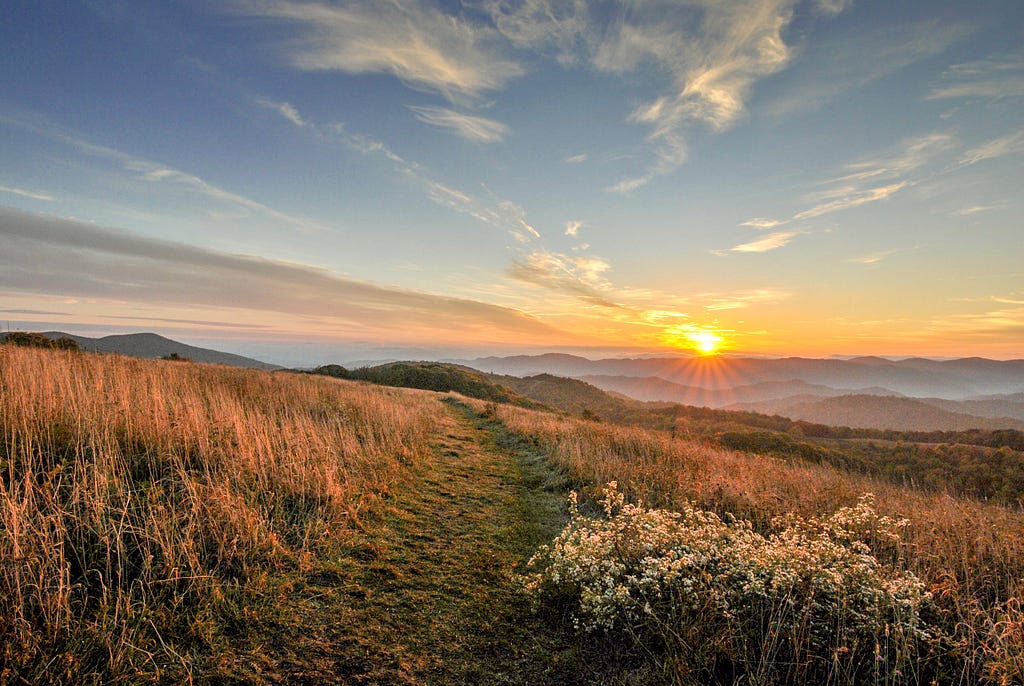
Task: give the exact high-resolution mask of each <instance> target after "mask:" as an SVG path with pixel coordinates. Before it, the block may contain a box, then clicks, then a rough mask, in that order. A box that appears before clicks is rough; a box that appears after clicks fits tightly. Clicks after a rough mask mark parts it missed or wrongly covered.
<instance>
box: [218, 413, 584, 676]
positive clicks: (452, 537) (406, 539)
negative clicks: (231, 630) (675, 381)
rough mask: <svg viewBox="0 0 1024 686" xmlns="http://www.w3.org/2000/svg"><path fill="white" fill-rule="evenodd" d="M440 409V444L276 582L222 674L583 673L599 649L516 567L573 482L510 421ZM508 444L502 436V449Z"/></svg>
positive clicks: (557, 518) (552, 529)
mask: <svg viewBox="0 0 1024 686" xmlns="http://www.w3.org/2000/svg"><path fill="white" fill-rule="evenodd" d="M444 402H446V407H444V408H443V409H440V408H439V413H440V414H442V415H443V420H442V425H441V426H442V428H441V431H440V433H439V435H438V438H437V441H436V445H435V446H434V449H433V452H432V454H431V455H430V456H429V457H428V458H427V459H426V460H425V461H423V463H422V464H421V465H420V466H419V468H418V469H417V470H416V473H415V477H414V479H412V480H411V481H410V482H408V483H405V484H403V485H401V486H399V487H398V489H397V490H396V491H395V492H394V493H393V495H392V497H390V498H389V499H388V500H387V501H386V503H385V505H384V507H383V508H382V509H381V511H379V512H378V513H376V514H375V515H374V516H373V517H372V518H371V519H369V520H368V521H364V527H363V528H364V531H363V532H361V533H360V534H358V535H357V536H356V537H355V538H354V540H352V541H351V544H350V548H349V551H348V554H347V555H344V556H341V557H339V558H337V559H334V560H331V561H328V562H324V563H322V564H320V565H318V566H317V568H316V569H312V570H307V571H305V572H303V573H302V574H299V575H296V576H294V577H291V578H289V579H288V580H287V581H286V582H284V583H280V584H277V585H276V590H275V591H274V592H273V593H271V594H269V595H270V596H272V597H267V598H266V601H267V603H266V607H263V608H257V609H256V610H255V613H254V614H255V615H256V617H252V618H250V619H254V620H255V622H254V623H253V624H252V625H251V626H250V628H249V630H248V631H247V632H245V634H247V636H246V638H245V639H244V641H245V645H244V646H243V647H242V649H241V650H239V651H235V650H232V651H230V652H229V653H228V655H230V657H224V658H222V659H221V661H220V663H219V664H218V665H217V666H216V667H214V668H213V669H212V670H211V672H208V674H209V675H210V677H212V680H213V681H215V682H217V683H232V682H237V683H241V682H244V683H284V682H287V683H344V684H364V683H365V684H531V683H534V684H535V683H545V682H557V683H569V684H571V683H583V682H584V681H587V679H586V678H585V675H584V674H583V672H582V671H581V665H585V664H588V663H592V662H593V661H592V660H591V659H589V658H586V657H584V656H583V655H582V653H584V652H585V653H591V652H592V650H593V649H592V648H587V647H586V646H585V645H584V644H582V643H581V642H580V641H579V640H578V639H576V638H575V637H573V636H572V635H571V633H570V630H569V627H568V625H567V623H566V622H564V621H559V620H558V618H551V617H547V618H545V617H538V616H537V615H535V614H534V613H532V612H531V610H530V608H529V604H528V602H527V600H526V598H525V597H524V595H523V594H522V593H520V592H519V590H518V587H517V583H516V580H515V575H516V574H517V573H519V572H521V571H522V569H523V565H524V564H525V561H526V560H527V559H528V558H529V556H530V555H531V554H532V552H533V551H534V550H535V549H536V547H537V546H538V545H540V544H541V543H543V542H545V541H547V540H550V539H551V538H552V537H553V536H554V535H555V534H556V533H557V532H558V531H559V530H560V529H561V527H562V526H563V525H564V523H565V520H566V511H565V493H566V488H567V486H568V482H567V480H566V479H565V477H564V476H562V475H560V474H558V473H556V472H554V471H553V470H552V469H551V467H549V466H548V465H547V462H546V460H544V458H543V456H542V455H539V454H537V453H535V452H531V451H530V450H529V449H528V447H527V446H523V445H519V444H515V443H514V441H510V439H509V437H508V436H507V435H506V434H504V433H503V430H502V427H501V425H500V424H499V423H497V422H494V421H491V420H488V419H487V418H482V417H479V416H477V415H476V414H474V413H473V412H472V411H471V410H470V409H469V408H468V407H466V406H464V405H462V404H461V403H459V402H457V401H448V400H447V399H444ZM499 443H501V444H503V445H504V446H505V447H500V446H499Z"/></svg>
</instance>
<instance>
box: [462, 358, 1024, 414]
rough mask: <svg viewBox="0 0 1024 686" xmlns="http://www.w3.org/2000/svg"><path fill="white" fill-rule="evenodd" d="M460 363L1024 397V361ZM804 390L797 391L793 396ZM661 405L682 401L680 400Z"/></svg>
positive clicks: (680, 381)
mask: <svg viewBox="0 0 1024 686" xmlns="http://www.w3.org/2000/svg"><path fill="white" fill-rule="evenodd" d="M460 363H461V364H464V365H466V366H469V367H472V368H474V369H479V370H481V371H485V372H491V373H493V374H510V375H513V376H533V375H536V374H543V373H547V374H556V375H558V376H569V377H574V378H584V377H600V376H621V377H640V378H643V377H656V378H657V379H661V380H662V381H667V382H671V383H673V384H677V385H679V386H685V387H693V388H698V389H705V390H728V389H736V388H737V387H743V386H754V385H757V384H763V383H766V382H774V383H783V384H786V383H791V382H794V381H796V382H803V383H804V384H810V385H818V386H827V387H829V388H831V389H834V390H836V391H838V392H840V393H839V394H850V393H862V392H864V390H865V389H870V390H871V391H872V392H874V391H876V390H877V391H878V392H880V393H881V392H884V393H887V394H896V395H906V396H914V397H934V398H944V399H947V400H964V399H968V398H972V397H977V396H986V397H988V396H992V395H995V394H1015V393H1024V360H1008V361H998V360H986V359H982V358H976V357H972V358H964V359H959V360H927V359H923V358H910V359H906V360H896V361H894V360H887V359H883V358H880V357H857V358H853V359H850V360H837V359H807V358H800V357H788V358H782V359H763V358H745V357H725V356H709V357H693V358H664V357H663V358H647V359H604V360H588V359H586V358H583V357H577V356H575V355H565V354H549V355H532V356H528V355H519V356H513V357H484V358H478V359H475V360H461V361H460ZM609 383H610V382H609ZM656 383H657V382H654V384H651V386H652V387H653V385H655V384H656ZM663 390H664V387H663ZM805 390H806V389H804V390H799V389H797V390H795V391H794V392H795V393H801V392H805ZM684 393H685V391H684ZM771 393H772V394H773V395H772V396H771V397H779V395H778V393H777V391H771ZM792 394H793V393H790V395H792ZM661 399H666V400H673V399H674V400H675V401H676V402H681V400H680V399H679V398H664V397H662V398H661ZM761 399H767V398H764V397H762V398H761Z"/></svg>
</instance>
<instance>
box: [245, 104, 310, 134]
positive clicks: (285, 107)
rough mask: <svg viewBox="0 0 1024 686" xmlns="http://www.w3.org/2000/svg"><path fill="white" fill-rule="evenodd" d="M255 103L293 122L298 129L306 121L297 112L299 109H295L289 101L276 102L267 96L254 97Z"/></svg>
mask: <svg viewBox="0 0 1024 686" xmlns="http://www.w3.org/2000/svg"><path fill="white" fill-rule="evenodd" d="M256 104H257V105H259V106H260V107H265V108H266V109H268V110H272V111H274V112H277V113H278V114H279V115H281V116H282V117H284V118H285V119H287V120H288V121H290V122H291V123H292V124H295V125H296V126H298V127H299V128H300V129H301V128H302V127H303V126H305V125H306V122H305V121H303V119H302V116H301V115H300V114H299V111H298V110H297V109H295V106H294V105H291V104H290V103H287V102H277V101H275V100H271V99H269V98H256Z"/></svg>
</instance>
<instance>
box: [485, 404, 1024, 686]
mask: <svg viewBox="0 0 1024 686" xmlns="http://www.w3.org/2000/svg"><path fill="white" fill-rule="evenodd" d="M498 417H499V418H500V419H501V421H502V422H504V424H505V425H506V426H507V427H508V428H509V429H510V430H511V431H513V432H515V433H517V434H518V435H520V436H521V437H522V438H523V439H524V440H528V441H531V442H532V443H534V444H535V445H537V446H538V447H539V448H540V449H541V450H543V451H545V452H547V453H548V454H549V455H550V459H552V460H553V461H554V463H555V464H556V465H557V466H559V467H562V468H564V469H566V470H568V472H569V474H570V476H571V477H572V478H573V479H574V480H576V481H577V482H579V483H584V484H589V485H590V488H591V490H589V491H588V492H589V493H590V494H591V497H592V498H594V499H595V500H596V499H598V498H599V497H600V496H599V493H598V490H599V489H598V487H599V486H600V485H602V484H605V483H608V482H613V481H614V482H617V483H618V484H619V487H620V488H622V489H623V490H624V491H625V493H626V495H627V498H628V500H631V501H632V500H638V499H639V500H642V501H643V502H645V503H647V504H649V505H654V506H658V507H663V508H668V509H669V510H672V511H683V510H685V509H686V508H687V507H688V506H690V505H696V506H697V507H699V508H702V509H704V510H706V511H710V512H713V513H716V514H717V515H720V516H721V517H723V518H725V519H726V520H727V521H729V520H730V518H731V517H736V518H739V519H741V520H747V521H749V522H751V523H752V526H753V528H754V529H755V530H757V531H762V532H765V534H766V535H770V534H771V533H772V532H778V531H779V527H782V526H784V525H785V523H786V522H787V521H792V520H791V519H787V518H789V517H792V516H797V517H800V518H804V520H805V521H806V520H814V519H815V518H816V517H820V516H822V515H826V514H830V513H836V512H838V511H840V510H841V508H844V507H846V508H856V507H857V506H858V499H859V498H860V497H861V496H862V494H864V493H873V494H874V502H877V511H878V513H880V514H881V515H883V516H888V517H890V518H891V519H892V520H894V521H896V520H903V519H904V518H905V519H906V520H907V522H908V523H907V526H906V528H905V529H904V530H903V531H902V532H901V533H900V534H899V535H898V536H897V537H888V536H885V535H882V531H881V529H879V530H878V532H877V535H874V534H872V533H871V532H870V531H868V532H866V536H865V538H864V539H863V540H864V542H865V544H866V545H867V546H868V548H866V549H865V550H867V549H870V550H871V551H872V554H873V555H875V556H877V559H878V560H879V562H880V563H882V564H884V565H889V566H890V567H891V568H892V569H894V570H896V569H905V570H907V571H909V572H911V573H913V574H915V575H916V576H917V577H918V578H919V579H921V580H923V582H924V588H927V589H929V593H930V595H929V602H934V607H933V608H932V609H931V610H929V612H933V613H934V616H933V619H934V621H935V622H936V626H935V627H934V633H933V639H934V641H933V643H932V644H931V645H930V647H928V648H927V649H926V654H919V655H918V656H917V657H916V658H915V659H914V660H913V662H912V664H911V665H909V669H912V670H913V672H912V673H911V672H908V671H906V670H904V671H903V672H902V674H901V675H900V674H895V675H894V674H890V675H889V677H888V678H887V679H888V680H891V681H892V682H895V683H927V682H928V677H926V675H928V674H931V675H932V676H931V678H934V679H936V680H937V682H938V683H960V684H971V683H982V682H986V683H1006V684H1009V683H1018V682H1019V681H1020V680H1021V679H1024V611H1022V609H1021V595H1022V592H1024V588H1022V587H1021V584H1022V582H1024V538H1022V537H1021V536H1020V532H1021V531H1022V530H1024V514H1021V513H1016V512H1011V511H1009V510H1006V509H1003V508H1000V507H994V506H989V505H984V504H981V503H977V502H971V501H965V500H956V499H952V498H949V497H947V496H929V495H926V494H921V493H915V492H913V491H910V490H907V489H904V488H899V487H896V486H893V485H890V484H886V483H883V482H879V481H875V480H872V479H870V478H867V477H863V476H857V475H853V474H849V473H846V472H843V471H841V470H837V469H834V468H831V467H827V466H817V465H811V464H788V463H784V462H781V461H778V460H771V459H766V458H764V457H759V456H756V455H750V454H747V453H735V452H728V451H721V450H717V449H714V448H711V447H708V446H706V445H700V444H697V443H693V442H690V441H684V440H678V439H671V438H669V437H668V436H665V435H664V434H659V433H651V432H647V431H644V430H643V429H639V428H629V427H621V426H614V425H608V424H596V423H593V422H586V421H580V420H577V419H572V418H566V417H557V416H554V415H551V414H542V413H536V412H530V411H527V410H522V409H518V408H512V407H508V406H504V407H501V408H499V409H498ZM634 535H640V534H639V532H637V533H636V534H634ZM808 544H809V542H808V541H806V540H805V541H804V543H801V544H799V545H808ZM894 573H895V572H894ZM738 611H739V609H738V608H737V612H738ZM722 619H723V621H724V622H725V623H724V624H720V625H715V626H714V627H711V631H712V633H710V634H707V635H703V636H694V637H693V638H694V639H699V640H700V641H708V642H712V643H713V642H715V641H717V640H718V639H717V638H716V636H717V634H715V633H714V632H716V631H717V632H728V631H729V629H728V628H727V627H730V626H731V624H730V620H729V613H726V614H725V615H724V616H722ZM702 621H703V620H702ZM761 621H765V622H768V625H769V626H770V625H771V622H772V621H774V620H771V619H770V618H769V617H767V616H762V620H761ZM761 626H764V624H762V625H761ZM679 628H680V627H676V628H673V627H671V626H662V627H661V633H659V634H658V636H660V640H669V641H670V642H671V641H674V640H679V634H677V633H674V632H675V631H677V630H678V629H679ZM885 631H886V632H887V635H888V631H889V629H885ZM666 633H668V636H667V637H666V635H665V634H666ZM629 635H630V633H629V631H628V630H627V631H626V632H625V633H624V634H622V636H623V638H624V639H625V638H626V637H627V636H629ZM634 635H635V634H634ZM673 636H675V638H673ZM763 638H765V637H764V636H762V639H763ZM684 647H685V646H684ZM690 647H692V646H690ZM722 650H726V648H722ZM669 655H670V657H671V656H672V653H670V654H669ZM707 659H708V660H711V662H710V663H708V664H707V665H705V669H704V671H698V672H697V673H696V674H691V678H692V680H693V682H694V683H708V682H717V681H716V680H717V679H718V678H719V677H718V676H716V672H715V667H714V664H715V661H716V660H729V659H736V656H735V655H733V656H731V657H730V656H729V655H728V654H721V653H716V654H715V655H714V656H707ZM809 659H810V658H809ZM762 666H763V665H762ZM692 667H693V666H692V665H689V666H686V669H685V670H684V671H685V672H687V673H690V672H691V670H692ZM702 680H703V681H702ZM919 680H920V681H919ZM828 681H829V683H857V682H859V678H857V679H853V678H852V677H851V680H850V681H846V680H844V679H843V678H839V677H838V676H837V675H835V674H833V675H832V677H831V678H829V679H828ZM868 682H870V679H867V680H865V683H868ZM684 683H690V682H689V681H686V680H684ZM726 683H728V681H726ZM767 683H774V682H773V681H771V680H769V681H768V682H767Z"/></svg>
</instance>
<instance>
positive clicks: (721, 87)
mask: <svg viewBox="0 0 1024 686" xmlns="http://www.w3.org/2000/svg"><path fill="white" fill-rule="evenodd" d="M794 5H795V0H741V1H739V2H714V1H703V0H702V1H698V2H692V3H681V2H676V1H675V0H651V1H650V2H644V3H631V4H629V6H628V9H626V8H616V9H614V10H613V11H611V12H610V14H611V15H612V16H614V20H612V21H611V22H609V21H607V18H608V15H609V11H608V8H607V7H603V6H599V5H598V4H597V3H588V2H586V1H585V0H574V1H573V2H555V1H553V0H530V1H529V2H524V3H517V4H510V3H507V2H502V1H501V0H491V1H490V2H487V3H485V6H486V7H488V8H489V10H490V12H491V16H492V18H493V20H494V22H495V25H496V26H497V27H498V30H499V31H501V32H502V33H503V34H504V35H505V36H507V37H508V38H509V39H510V40H512V41H513V43H515V44H516V45H517V46H519V47H528V48H532V49H535V50H540V51H547V52H550V53H553V54H554V55H555V56H556V58H557V59H558V60H559V61H560V62H562V63H579V62H586V63H589V64H590V65H591V66H593V67H594V68H596V69H598V70H600V71H604V72H608V73H612V74H620V75H626V74H629V73H632V72H634V71H636V70H638V69H640V68H644V67H647V66H653V67H655V69H656V70H657V71H658V72H660V73H661V74H663V75H664V83H663V87H662V94H661V95H660V96H658V97H657V98H655V99H654V100H652V101H650V102H647V103H644V104H642V105H640V106H639V107H636V108H635V109H634V110H633V112H632V113H631V114H630V115H629V118H628V119H629V121H632V122H635V123H638V124H642V125H644V126H646V127H648V128H649V129H650V133H649V134H648V141H649V143H650V144H651V145H652V146H653V148H654V160H653V162H652V163H651V164H650V166H649V169H648V170H647V171H646V172H644V173H642V174H639V175H635V176H632V177H629V178H625V179H622V180H620V181H618V182H617V183H614V184H612V185H610V186H609V187H608V189H607V190H610V191H613V192H618V193H629V192H631V191H634V190H636V189H638V188H640V187H641V186H643V185H645V184H647V183H649V182H650V181H651V180H653V179H654V178H656V177H658V176H660V175H664V174H668V173H671V172H672V171H674V170H675V169H677V168H678V167H679V166H680V165H681V164H683V163H684V162H685V160H686V156H687V144H686V138H687V135H688V131H689V129H690V128H691V127H693V126H695V125H702V126H706V127H710V128H711V129H712V130H713V131H722V130H725V129H727V128H729V127H730V126H732V125H733V124H734V123H735V122H736V121H737V120H738V119H739V118H740V117H742V115H743V114H744V111H745V107H746V100H747V97H748V95H749V93H750V90H751V88H752V87H753V85H754V83H756V82H757V81H758V80H759V79H761V78H763V77H765V76H769V75H771V74H774V73H776V72H778V71H779V70H781V69H783V68H784V67H785V66H786V65H787V64H788V62H789V60H790V57H791V52H790V49H789V47H788V46H787V45H786V43H785V41H784V39H783V32H784V30H785V29H786V27H787V26H788V25H789V22H790V20H791V18H792V12H793V6H794ZM828 5H829V7H830V8H832V9H836V10H840V9H842V7H843V3H836V2H831V3H828Z"/></svg>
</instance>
